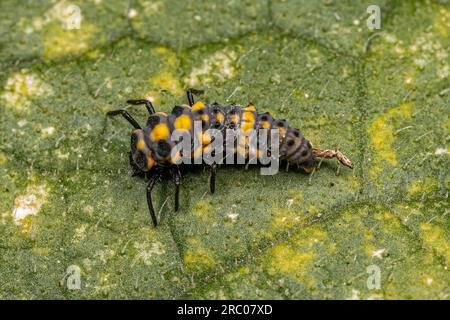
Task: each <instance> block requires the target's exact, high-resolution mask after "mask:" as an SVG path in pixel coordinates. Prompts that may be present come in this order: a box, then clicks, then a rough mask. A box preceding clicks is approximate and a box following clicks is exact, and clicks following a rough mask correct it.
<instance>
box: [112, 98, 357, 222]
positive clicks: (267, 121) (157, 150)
mask: <svg viewBox="0 0 450 320" xmlns="http://www.w3.org/2000/svg"><path fill="white" fill-rule="evenodd" d="M196 93H200V92H199V91H197V90H194V89H190V90H188V92H187V95H188V100H189V105H180V106H175V107H174V108H173V110H172V112H171V113H170V114H165V113H162V112H155V110H154V108H153V105H152V104H151V102H150V101H148V100H129V101H128V103H130V104H134V105H138V104H145V106H146V107H147V110H148V112H149V114H150V116H149V118H148V120H147V124H146V126H145V127H143V128H141V126H140V125H139V124H138V123H137V121H136V120H134V119H133V117H131V115H130V114H129V113H128V112H127V111H126V110H124V109H119V110H114V111H110V112H108V113H107V114H108V115H110V116H115V115H122V116H123V117H124V118H125V119H126V120H127V121H128V122H129V123H130V124H131V125H132V126H133V127H134V128H135V130H134V131H133V133H132V135H131V151H130V164H131V166H132V168H133V169H134V172H135V173H136V174H145V175H147V176H150V181H149V184H148V186H147V201H148V207H149V211H150V215H151V217H152V220H153V223H154V225H155V226H156V224H157V220H156V216H155V213H154V209H153V205H152V198H151V192H152V189H153V187H154V186H155V184H156V182H157V181H158V180H159V179H160V177H161V174H162V173H163V172H167V171H171V172H172V173H173V178H174V183H175V186H176V191H175V210H177V209H178V198H179V197H178V195H179V186H180V180H181V174H180V170H179V165H178V163H179V162H177V161H176V160H177V159H178V160H179V159H180V157H181V156H182V154H181V152H179V153H174V152H172V151H176V150H177V148H176V147H177V142H175V141H172V133H173V132H174V131H176V130H180V131H188V132H189V133H190V134H191V137H192V138H191V145H192V146H194V148H193V149H192V150H190V154H189V155H188V157H189V158H190V160H192V161H191V163H195V164H197V163H198V164H204V163H203V157H202V156H203V155H204V154H206V153H208V152H211V150H208V149H213V148H211V143H212V141H213V140H212V137H211V136H209V135H208V133H209V131H208V130H209V129H217V130H220V131H221V132H223V133H225V131H226V130H227V129H233V130H235V131H237V132H240V133H241V135H239V136H238V137H237V138H235V139H236V140H235V141H226V139H227V138H228V136H227V135H226V134H223V135H222V136H223V138H224V145H227V144H230V142H231V143H232V145H233V146H234V149H233V155H234V154H238V155H240V157H241V158H242V159H247V160H249V159H250V158H252V157H253V158H252V159H254V158H256V159H258V158H259V157H261V154H262V152H261V151H260V150H259V148H258V147H257V148H256V151H255V149H251V148H248V143H249V141H248V134H249V132H256V133H258V131H259V130H261V129H276V130H277V131H276V132H278V133H279V134H278V139H279V141H277V142H274V141H272V142H273V143H274V144H271V143H269V141H263V143H266V145H267V146H270V145H276V146H278V151H279V152H278V160H284V161H287V162H288V164H296V165H298V166H299V167H302V168H304V169H305V170H306V171H308V172H309V171H311V170H312V169H313V168H314V165H315V162H316V157H323V158H333V157H335V158H337V159H338V160H339V161H340V162H341V163H342V164H343V165H345V166H347V167H349V168H352V167H353V165H352V164H351V162H350V161H349V160H348V159H347V158H346V157H345V156H344V155H343V154H342V153H341V152H339V151H338V150H320V149H316V148H313V147H312V146H311V143H310V142H309V141H308V140H307V139H305V138H304V137H303V135H302V134H301V133H300V131H299V130H298V129H295V128H291V127H289V125H288V123H287V121H286V120H284V119H283V120H280V119H274V118H273V117H272V116H271V115H270V113H268V112H265V113H258V112H257V110H256V107H255V106H254V105H253V104H249V105H247V106H246V107H242V106H239V105H227V106H221V105H219V104H217V103H213V104H211V105H205V104H204V103H203V102H201V101H198V102H196V103H194V99H193V94H196ZM194 123H199V124H200V130H198V131H195V130H194ZM178 132H179V131H178ZM196 135H197V136H196ZM256 136H257V137H259V135H258V134H257V135H256ZM195 139H197V143H194V140H195ZM246 139H247V140H246ZM269 139H270V135H266V140H269ZM261 142H262V141H258V146H259V145H261ZM252 150H253V152H255V153H253V154H252ZM267 153H269V154H270V153H271V150H270V148H269V150H267ZM270 156H271V157H274V155H273V153H272V154H271V155H270ZM184 157H186V155H184ZM198 158H201V159H200V162H198V161H195V160H197V159H198ZM208 165H209V167H210V168H211V178H210V189H211V192H214V190H215V172H216V163H208Z"/></svg>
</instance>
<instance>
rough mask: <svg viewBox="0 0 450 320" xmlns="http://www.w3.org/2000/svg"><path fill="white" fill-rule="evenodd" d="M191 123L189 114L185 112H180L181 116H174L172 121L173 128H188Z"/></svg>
mask: <svg viewBox="0 0 450 320" xmlns="http://www.w3.org/2000/svg"><path fill="white" fill-rule="evenodd" d="M191 125H192V123H191V118H189V116H188V115H186V114H182V115H181V116H179V117H178V118H176V119H175V121H174V123H173V126H174V127H175V129H180V130H190V129H191Z"/></svg>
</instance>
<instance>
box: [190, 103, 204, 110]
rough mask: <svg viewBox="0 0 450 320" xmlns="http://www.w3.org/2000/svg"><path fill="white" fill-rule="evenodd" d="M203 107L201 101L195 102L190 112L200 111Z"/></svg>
mask: <svg viewBox="0 0 450 320" xmlns="http://www.w3.org/2000/svg"><path fill="white" fill-rule="evenodd" d="M204 107H205V104H204V103H203V102H202V101H197V102H196V103H194V105H193V106H192V110H200V109H203V108H204Z"/></svg>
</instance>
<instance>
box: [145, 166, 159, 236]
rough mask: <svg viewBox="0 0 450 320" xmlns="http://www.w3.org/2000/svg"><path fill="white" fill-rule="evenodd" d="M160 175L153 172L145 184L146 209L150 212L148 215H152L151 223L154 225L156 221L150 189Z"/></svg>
mask: <svg viewBox="0 0 450 320" xmlns="http://www.w3.org/2000/svg"><path fill="white" fill-rule="evenodd" d="M159 178H160V176H159V175H158V174H154V175H153V176H152V177H151V178H150V181H149V182H148V185H147V205H148V211H149V212H150V216H151V217H152V221H153V225H154V226H155V227H156V225H157V224H158V221H157V220H156V215H155V210H154V209H153V203H152V190H153V188H154V187H155V184H156V182H157V181H158V179H159Z"/></svg>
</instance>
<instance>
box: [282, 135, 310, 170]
mask: <svg viewBox="0 0 450 320" xmlns="http://www.w3.org/2000/svg"><path fill="white" fill-rule="evenodd" d="M280 154H281V156H282V157H283V158H285V159H286V160H287V161H288V162H289V163H293V164H298V165H300V166H301V167H303V169H304V170H305V171H306V172H311V171H312V169H313V168H314V165H315V163H316V158H315V156H314V154H313V152H312V145H311V143H310V142H309V141H308V140H307V139H305V138H304V137H303V135H302V134H301V133H300V131H298V130H297V129H292V128H289V129H288V130H287V132H286V136H285V138H284V139H283V142H282V143H281V146H280Z"/></svg>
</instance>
